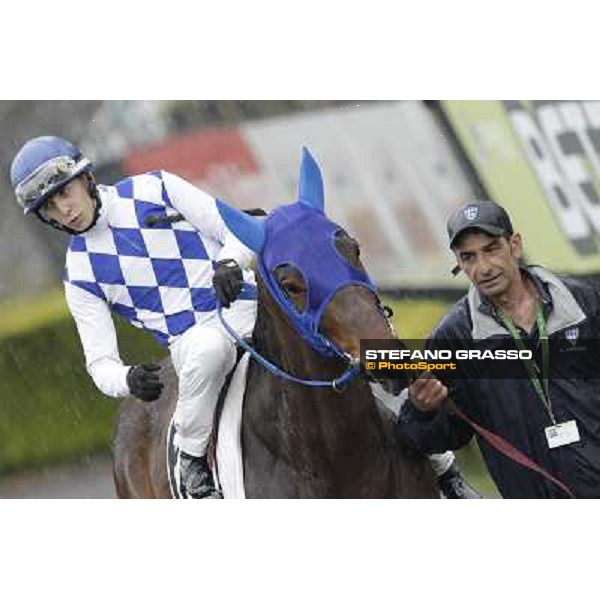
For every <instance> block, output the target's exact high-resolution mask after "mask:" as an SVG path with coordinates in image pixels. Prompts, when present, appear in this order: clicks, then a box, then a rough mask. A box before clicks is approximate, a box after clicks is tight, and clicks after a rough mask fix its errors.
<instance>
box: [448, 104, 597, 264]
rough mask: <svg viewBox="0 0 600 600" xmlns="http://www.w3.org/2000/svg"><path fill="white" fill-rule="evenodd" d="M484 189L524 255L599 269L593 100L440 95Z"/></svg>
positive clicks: (541, 261)
mask: <svg viewBox="0 0 600 600" xmlns="http://www.w3.org/2000/svg"><path fill="white" fill-rule="evenodd" d="M442 107H443V110H444V112H445V113H446V115H447V117H448V119H449V121H450V123H451V124H452V126H453V128H454V131H455V133H456V135H457V137H458V139H459V141H460V143H461V144H462V146H463V148H464V150H465V151H466V153H467V156H468V157H469V159H470V161H471V163H472V165H473V166H474V167H475V169H476V171H477V173H478V175H479V177H480V179H481V182H482V183H483V185H484V186H485V188H486V190H487V192H488V193H489V195H490V196H491V198H492V199H494V200H495V201H496V202H498V203H500V204H502V205H503V206H504V207H505V208H506V209H507V210H508V211H509V213H510V215H511V218H512V221H513V225H514V228H515V230H516V231H520V232H521V233H522V234H523V236H524V242H525V250H526V254H527V258H528V260H529V262H533V263H538V264H542V265H544V266H547V267H549V268H551V269H553V270H555V271H558V272H563V273H573V274H584V273H594V272H600V252H599V250H600V102H578V101H564V102H549V101H544V102H527V101H508V102H502V101H444V102H442Z"/></svg>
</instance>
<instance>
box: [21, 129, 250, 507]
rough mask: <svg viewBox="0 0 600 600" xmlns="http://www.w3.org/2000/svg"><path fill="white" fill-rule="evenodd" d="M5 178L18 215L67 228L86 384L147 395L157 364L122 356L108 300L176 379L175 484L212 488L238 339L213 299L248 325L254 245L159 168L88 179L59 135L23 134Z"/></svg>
mask: <svg viewBox="0 0 600 600" xmlns="http://www.w3.org/2000/svg"><path fill="white" fill-rule="evenodd" d="M11 183H12V186H13V188H14V190H15V194H16V197H17V201H18V202H19V204H20V205H21V207H22V208H23V210H24V213H25V214H34V215H35V216H36V217H38V218H39V219H40V220H41V221H43V222H44V223H46V224H48V225H50V226H52V227H54V228H55V229H58V230H60V231H63V232H65V233H67V234H69V235H70V236H71V239H70V244H69V248H68V250H67V255H66V270H65V276H64V286H65V295H66V300H67V304H68V306H69V310H70V312H71V314H72V315H73V318H74V319H75V322H76V325H77V330H78V332H79V337H80V339H81V344H82V346H83V350H84V353H85V360H86V367H87V370H88V373H89V374H90V376H91V377H92V379H93V380H94V383H95V384H96V386H97V387H98V389H100V390H101V391H102V392H103V393H104V394H106V395H108V396H113V397H123V396H128V395H130V394H131V395H134V396H136V397H137V398H139V399H140V400H142V401H144V402H152V401H154V400H156V399H157V398H158V397H159V396H160V394H161V391H162V389H163V383H162V382H161V380H160V376H159V373H158V371H159V369H160V367H159V366H158V365H124V364H123V362H122V360H121V357H120V356H119V350H118V345H117V337H116V332H115V327H114V324H113V321H112V318H111V313H110V311H111V310H112V311H114V312H116V313H117V314H120V315H121V316H123V317H125V318H126V319H127V320H128V321H129V322H130V323H132V324H133V325H134V326H136V327H140V328H144V329H147V330H149V331H151V332H152V333H153V334H154V336H155V337H156V338H157V340H158V341H159V342H160V343H161V344H163V345H164V346H166V347H168V348H169V351H170V353H171V358H172V361H173V365H174V367H175V371H176V373H177V376H178V380H179V397H178V400H177V406H176V408H175V418H174V423H175V428H176V443H177V445H178V447H179V448H180V450H181V461H180V469H181V473H180V475H181V485H182V487H183V488H184V489H185V492H186V493H187V495H188V496H189V497H191V498H221V497H222V496H221V494H220V492H219V491H218V490H217V488H216V486H215V483H214V480H213V477H212V474H211V471H210V468H209V466H208V463H207V459H206V454H207V447H208V442H209V437H210V434H211V430H212V425H213V415H214V411H215V406H216V403H217V398H218V395H219V391H220V389H221V386H222V385H223V382H224V380H225V377H226V375H227V373H228V372H229V371H230V370H231V369H232V368H233V366H234V363H235V358H236V347H235V342H234V340H233V338H231V337H230V336H229V334H228V333H227V332H226V331H225V330H224V329H223V327H222V325H221V322H220V320H219V318H218V315H217V311H216V299H217V298H218V299H219V300H220V302H221V304H222V305H223V307H224V309H225V310H224V311H223V314H224V317H225V318H226V319H227V322H228V323H229V324H230V325H231V326H232V327H233V329H234V330H235V331H236V332H237V333H238V334H239V335H240V336H245V335H249V334H250V333H251V332H252V330H253V328H254V322H255V319H256V287H255V279H254V274H253V272H252V271H251V270H250V269H249V266H250V262H251V260H252V258H253V254H252V252H251V251H250V250H249V249H248V248H247V247H246V246H244V245H243V244H242V243H241V242H240V241H239V240H238V239H237V238H236V237H235V236H234V235H233V234H232V233H231V231H230V230H229V229H228V227H227V226H226V225H225V223H224V221H223V220H222V218H221V216H220V214H219V211H218V209H217V205H216V201H215V199H214V198H213V197H212V196H210V195H209V194H207V193H205V192H203V191H202V190H200V189H198V188H196V187H194V186H193V185H191V184H190V183H188V182H187V181H185V180H183V179H181V178H180V177H178V176H176V175H174V174H172V173H168V172H166V171H156V172H152V173H145V174H142V175H137V176H134V177H128V178H126V179H123V180H122V181H120V182H118V183H116V184H115V185H114V186H103V185H98V184H96V181H95V179H94V175H93V171H92V163H91V162H90V160H89V159H88V158H86V157H85V156H84V155H83V154H82V153H81V151H80V150H79V149H78V148H76V147H75V146H73V144H71V143H70V142H68V141H66V140H64V139H61V138H58V137H52V136H44V137H37V138H34V139H32V140H30V141H28V142H27V143H26V144H25V145H24V146H23V147H22V148H21V150H20V151H19V152H18V153H17V155H16V156H15V158H14V160H13V163H12V167H11ZM236 298H237V299H238V301H237V302H234V300H236Z"/></svg>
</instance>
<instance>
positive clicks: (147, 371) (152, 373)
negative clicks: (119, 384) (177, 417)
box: [127, 365, 164, 402]
mask: <svg viewBox="0 0 600 600" xmlns="http://www.w3.org/2000/svg"><path fill="white" fill-rule="evenodd" d="M157 371H160V365H135V366H134V367H131V369H129V372H128V373H127V385H128V386H129V390H130V391H131V393H132V394H133V395H134V396H136V397H138V398H139V399H140V400H143V401H144V402H154V400H156V399H157V398H158V397H159V396H160V393H161V392H162V389H163V387H164V386H163V383H162V381H161V380H160V377H159V376H158V373H157Z"/></svg>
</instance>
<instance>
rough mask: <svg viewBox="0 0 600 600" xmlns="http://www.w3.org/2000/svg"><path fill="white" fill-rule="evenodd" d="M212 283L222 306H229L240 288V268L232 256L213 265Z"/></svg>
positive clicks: (242, 278)
mask: <svg viewBox="0 0 600 600" xmlns="http://www.w3.org/2000/svg"><path fill="white" fill-rule="evenodd" d="M212 283H213V286H214V288H215V292H216V293H217V298H218V299H219V301H220V302H221V304H222V305H223V307H224V308H229V305H230V304H231V303H232V302H233V301H234V300H235V299H236V298H237V297H238V294H239V293H240V291H241V289H242V283H244V276H243V275H242V269H241V268H240V266H239V265H238V264H237V263H236V262H235V260H233V259H232V258H227V259H225V260H220V261H218V262H217V266H216V267H215V274H214V277H213V280H212Z"/></svg>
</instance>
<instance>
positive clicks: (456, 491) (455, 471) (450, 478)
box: [437, 461, 483, 500]
mask: <svg viewBox="0 0 600 600" xmlns="http://www.w3.org/2000/svg"><path fill="white" fill-rule="evenodd" d="M437 482H438V486H439V487H440V491H441V492H442V494H443V495H444V498H447V499H449V500H480V499H482V498H483V496H482V495H481V494H480V493H479V492H478V491H477V490H476V489H474V488H472V487H471V486H470V485H469V484H468V483H467V482H466V481H465V480H464V478H463V476H462V473H461V472H460V470H459V468H458V466H457V464H456V461H454V462H453V463H452V464H451V465H450V467H449V468H448V469H447V470H446V472H445V473H444V474H443V475H440V477H438V480H437Z"/></svg>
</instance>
